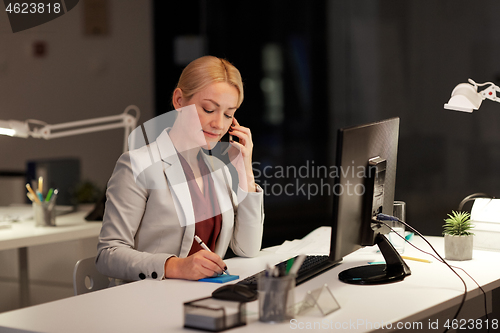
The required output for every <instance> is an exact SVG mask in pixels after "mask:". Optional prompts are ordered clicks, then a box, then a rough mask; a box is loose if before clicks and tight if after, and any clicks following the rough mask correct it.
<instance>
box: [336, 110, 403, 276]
mask: <svg viewBox="0 0 500 333" xmlns="http://www.w3.org/2000/svg"><path fill="white" fill-rule="evenodd" d="M398 136H399V118H391V119H387V120H383V121H379V122H374V123H370V124H365V125H361V126H355V127H350V128H344V129H340V130H339V131H338V138H337V156H336V158H337V160H336V177H335V184H334V203H333V223H332V238H331V249H330V257H331V258H332V257H333V258H332V259H335V260H341V259H342V258H343V257H344V256H346V255H348V254H350V253H352V252H354V251H356V250H358V249H359V248H361V247H363V246H371V245H375V244H376V245H378V246H379V247H380V249H381V252H382V254H383V255H384V257H385V259H386V263H388V265H385V264H384V265H368V266H366V267H365V266H363V268H359V267H358V268H355V269H351V270H349V272H347V271H344V272H342V273H340V274H339V278H340V279H341V280H342V281H344V282H347V283H355V284H379V283H387V282H395V281H400V280H402V279H403V278H404V277H405V276H406V275H409V274H410V271H409V268H408V267H407V266H406V264H405V263H404V261H403V259H401V256H400V255H399V253H397V251H396V250H394V247H392V245H391V244H390V243H389V242H388V241H387V239H386V238H385V236H383V234H385V233H387V232H388V231H389V229H388V228H387V227H383V226H382V224H380V223H376V222H375V221H373V217H374V216H376V215H377V213H384V214H387V215H392V205H393V202H394V189H395V184H396V164H397V150H398ZM391 248H392V249H391ZM393 252H394V253H393ZM393 264H394V266H392V265H393ZM400 265H401V267H399V266H400ZM396 266H398V267H396ZM346 272H347V273H346Z"/></svg>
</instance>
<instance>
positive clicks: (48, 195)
mask: <svg viewBox="0 0 500 333" xmlns="http://www.w3.org/2000/svg"><path fill="white" fill-rule="evenodd" d="M53 193H54V189H53V188H50V189H49V192H48V193H47V197H46V198H45V202H49V201H50V198H51V197H52V194H53Z"/></svg>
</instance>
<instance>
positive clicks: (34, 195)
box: [26, 183, 41, 203]
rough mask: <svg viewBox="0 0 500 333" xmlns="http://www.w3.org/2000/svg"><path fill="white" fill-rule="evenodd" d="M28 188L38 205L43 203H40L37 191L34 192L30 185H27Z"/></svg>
mask: <svg viewBox="0 0 500 333" xmlns="http://www.w3.org/2000/svg"><path fill="white" fill-rule="evenodd" d="M26 188H27V189H28V191H29V192H30V193H31V195H32V196H33V197H34V198H35V202H36V203H41V202H40V199H38V196H37V195H36V193H35V191H33V189H32V188H31V186H30V184H29V183H28V184H26Z"/></svg>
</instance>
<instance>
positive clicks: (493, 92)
mask: <svg viewBox="0 0 500 333" xmlns="http://www.w3.org/2000/svg"><path fill="white" fill-rule="evenodd" d="M469 83H470V84H472V85H473V86H474V87H475V88H476V91H477V87H482V86H488V87H487V88H486V89H484V90H481V91H480V92H479V94H480V95H481V97H482V98H483V99H489V100H491V101H495V102H498V103H500V98H498V96H497V91H498V92H500V88H499V87H498V86H497V85H495V84H494V83H493V82H485V83H476V82H474V81H473V80H472V79H469Z"/></svg>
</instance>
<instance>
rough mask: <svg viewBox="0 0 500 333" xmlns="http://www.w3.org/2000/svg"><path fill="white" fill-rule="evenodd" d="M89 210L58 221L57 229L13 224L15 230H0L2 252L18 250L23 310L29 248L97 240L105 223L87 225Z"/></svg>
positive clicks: (25, 222)
mask: <svg viewBox="0 0 500 333" xmlns="http://www.w3.org/2000/svg"><path fill="white" fill-rule="evenodd" d="M87 214H88V210H83V211H77V212H74V213H69V214H66V215H61V216H57V217H56V225H57V226H55V227H37V226H35V222H34V221H33V220H29V221H23V222H13V223H12V228H9V229H2V230H0V251H1V250H9V249H18V255H19V285H20V288H19V293H20V304H21V307H24V306H28V305H29V299H30V296H29V274H28V247H30V246H35V245H44V244H51V243H57V242H65V241H71V240H79V239H84V238H89V237H97V236H98V235H99V232H100V230H101V225H102V223H101V222H87V221H85V219H84V217H85V216H86V215H87Z"/></svg>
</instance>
